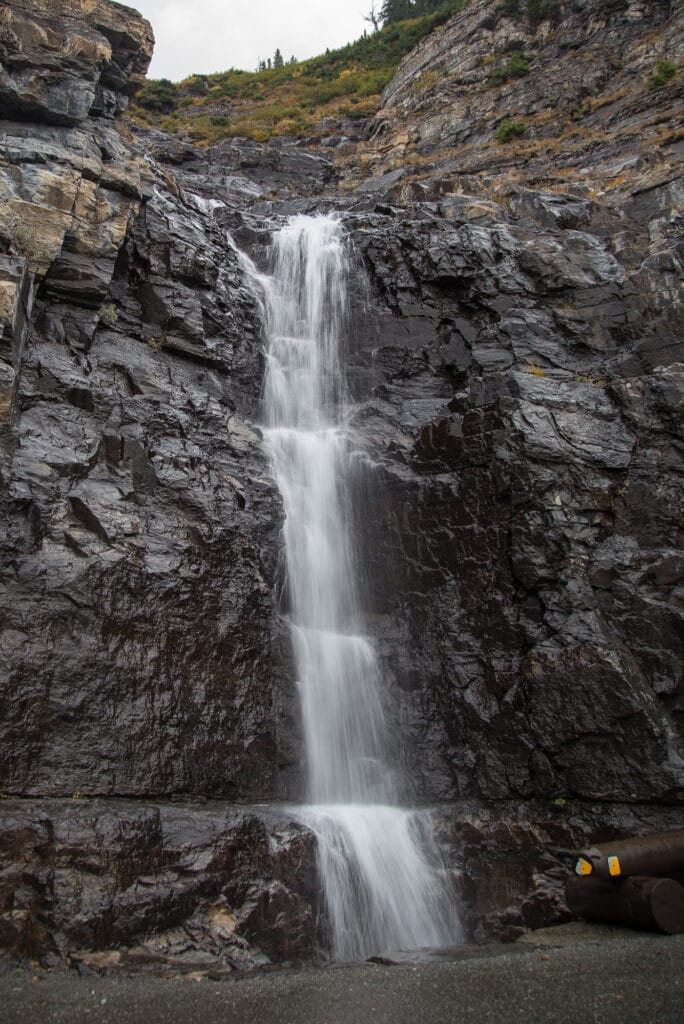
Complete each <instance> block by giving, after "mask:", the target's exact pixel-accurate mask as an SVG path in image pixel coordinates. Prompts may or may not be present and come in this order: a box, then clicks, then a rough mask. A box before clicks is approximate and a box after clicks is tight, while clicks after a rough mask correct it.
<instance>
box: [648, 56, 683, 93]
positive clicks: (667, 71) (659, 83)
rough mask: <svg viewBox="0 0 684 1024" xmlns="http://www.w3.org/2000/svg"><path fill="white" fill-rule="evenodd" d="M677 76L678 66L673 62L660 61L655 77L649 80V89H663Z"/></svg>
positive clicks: (652, 76)
mask: <svg viewBox="0 0 684 1024" xmlns="http://www.w3.org/2000/svg"><path fill="white" fill-rule="evenodd" d="M676 74H677V65H676V64H673V63H672V61H671V60H664V59H663V60H659V61H658V63H657V64H656V71H655V74H654V75H651V77H650V78H649V80H648V87H649V89H662V87H663V86H664V85H667V83H668V82H670V81H671V80H672V79H673V78H674V76H675V75H676Z"/></svg>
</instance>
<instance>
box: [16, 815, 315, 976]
mask: <svg viewBox="0 0 684 1024" xmlns="http://www.w3.org/2000/svg"><path fill="white" fill-rule="evenodd" d="M312 842H313V840H312V836H311V834H310V833H308V832H306V831H305V830H303V829H302V828H301V827H300V826H299V825H297V824H296V823H295V822H293V821H292V820H290V819H289V818H288V817H287V815H283V814H278V813H275V812H268V811H265V810H263V809H262V810H258V809H255V810H251V809H249V808H245V809H242V810H236V809H235V808H234V807H226V806H222V805H220V804H215V805H213V806H212V807H211V808H207V807H202V806H201V805H188V804H186V805H184V806H176V805H170V804H160V805H151V804H146V805H136V804H131V803H127V802H126V801H109V802H107V803H105V802H98V801H92V802H91V801H85V802H81V801H68V802H66V801H44V802H40V801H34V802H33V803H32V804H31V806H30V807H26V805H24V804H22V803H7V804H6V805H5V807H4V809H3V831H2V838H1V839H0V946H1V947H3V948H9V949H13V950H15V951H17V952H21V953H24V954H26V955H28V956H32V957H35V956H42V957H46V956H47V957H48V959H53V960H54V958H55V957H56V956H58V955H63V956H67V955H68V957H69V958H70V959H71V962H72V963H73V964H83V965H84V966H85V967H87V968H90V969H93V970H101V969H104V968H116V967H128V968H130V967H149V968H151V969H155V970H157V971H159V970H164V971H165V972H166V973H169V972H171V973H186V972H187V971H189V970H192V971H212V972H214V973H215V972H218V973H220V974H223V973H229V972H231V971H235V970H238V971H244V970H249V969H251V968H253V967H256V966H259V965H261V964H263V963H268V962H269V959H270V957H271V956H274V957H276V958H278V959H286V960H294V961H297V960H301V959H302V958H303V957H307V956H309V955H310V950H311V946H312V943H313V941H314V926H315V915H314V911H313V909H312V907H315V905H316V892H315V878H314V875H313V872H312V870H311V865H312V861H313V851H312ZM104 951H108V952H104Z"/></svg>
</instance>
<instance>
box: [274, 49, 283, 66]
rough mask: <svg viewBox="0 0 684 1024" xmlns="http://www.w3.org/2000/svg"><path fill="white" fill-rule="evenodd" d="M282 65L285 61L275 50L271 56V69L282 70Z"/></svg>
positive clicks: (278, 51)
mask: <svg viewBox="0 0 684 1024" xmlns="http://www.w3.org/2000/svg"><path fill="white" fill-rule="evenodd" d="M284 63H285V61H284V60H283V55H282V53H281V52H280V50H276V52H275V53H274V54H273V67H274V68H282V66H283V64H284Z"/></svg>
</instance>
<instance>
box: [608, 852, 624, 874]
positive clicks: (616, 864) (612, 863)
mask: <svg viewBox="0 0 684 1024" xmlns="http://www.w3.org/2000/svg"><path fill="white" fill-rule="evenodd" d="M608 870H609V871H610V874H611V876H612V877H613V878H614V877H615V876H616V875H620V874H622V869H621V867H620V861H619V859H618V858H617V857H609V858H608Z"/></svg>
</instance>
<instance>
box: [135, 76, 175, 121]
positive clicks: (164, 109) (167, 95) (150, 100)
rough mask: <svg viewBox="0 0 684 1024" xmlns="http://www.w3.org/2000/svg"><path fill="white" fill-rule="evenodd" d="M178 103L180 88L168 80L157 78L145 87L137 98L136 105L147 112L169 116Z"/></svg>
mask: <svg viewBox="0 0 684 1024" xmlns="http://www.w3.org/2000/svg"><path fill="white" fill-rule="evenodd" d="M177 102H178V86H177V85H174V83H173V82H170V81H169V80H168V78H157V79H153V80H152V81H151V82H148V83H147V85H145V86H143V88H142V89H141V90H140V92H139V93H138V95H137V96H136V103H138V105H139V106H141V107H145V108H146V109H147V110H156V111H158V112H159V113H160V114H169V113H171V111H172V110H175V108H176V104H177Z"/></svg>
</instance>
